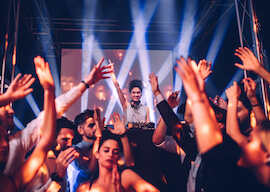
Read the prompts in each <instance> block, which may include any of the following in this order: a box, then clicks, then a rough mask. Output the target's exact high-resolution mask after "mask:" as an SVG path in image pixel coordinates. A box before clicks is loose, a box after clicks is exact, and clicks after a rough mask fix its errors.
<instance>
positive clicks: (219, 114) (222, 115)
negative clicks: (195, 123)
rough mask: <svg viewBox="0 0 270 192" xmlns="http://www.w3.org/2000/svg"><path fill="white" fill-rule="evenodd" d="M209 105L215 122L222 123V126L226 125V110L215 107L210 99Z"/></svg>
mask: <svg viewBox="0 0 270 192" xmlns="http://www.w3.org/2000/svg"><path fill="white" fill-rule="evenodd" d="M209 103H210V105H211V107H212V108H213V110H214V112H215V116H216V119H217V122H218V123H223V124H224V125H226V115H227V110H225V109H222V108H220V107H219V106H217V105H215V104H214V103H213V102H212V101H211V100H210V99H209Z"/></svg>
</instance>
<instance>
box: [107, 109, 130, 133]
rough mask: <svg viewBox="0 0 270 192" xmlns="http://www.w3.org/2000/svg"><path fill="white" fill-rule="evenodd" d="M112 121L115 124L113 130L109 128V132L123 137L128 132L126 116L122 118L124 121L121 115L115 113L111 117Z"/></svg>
mask: <svg viewBox="0 0 270 192" xmlns="http://www.w3.org/2000/svg"><path fill="white" fill-rule="evenodd" d="M111 119H112V122H113V127H114V128H113V129H111V128H109V130H110V131H111V132H112V133H113V134H116V135H122V134H124V133H125V132H126V127H125V117H124V115H123V116H122V119H123V120H122V121H121V118H120V115H119V114H118V113H115V112H114V113H113V115H111Z"/></svg>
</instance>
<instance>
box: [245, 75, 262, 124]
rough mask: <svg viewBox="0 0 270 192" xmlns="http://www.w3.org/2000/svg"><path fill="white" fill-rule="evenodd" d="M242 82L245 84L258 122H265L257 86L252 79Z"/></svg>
mask: <svg viewBox="0 0 270 192" xmlns="http://www.w3.org/2000/svg"><path fill="white" fill-rule="evenodd" d="M242 82H243V83H244V88H245V92H246V93H247V98H248V99H249V101H250V104H251V106H252V111H253V113H254V115H255V118H256V121H257V122H258V121H262V120H265V119H266V117H265V114H264V112H263V110H262V108H261V105H260V103H259V101H258V98H257V96H256V86H257V84H256V83H255V81H253V79H251V78H250V77H248V78H245V79H243V80H242Z"/></svg>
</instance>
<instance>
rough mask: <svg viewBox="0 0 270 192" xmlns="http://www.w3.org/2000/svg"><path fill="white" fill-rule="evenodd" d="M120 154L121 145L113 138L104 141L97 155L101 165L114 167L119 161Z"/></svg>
mask: <svg viewBox="0 0 270 192" xmlns="http://www.w3.org/2000/svg"><path fill="white" fill-rule="evenodd" d="M119 156H120V148H119V145H118V143H117V141H115V140H113V139H108V140H106V141H104V143H103V144H102V146H101V147H100V149H99V151H98V153H97V155H96V157H97V159H98V162H99V165H100V166H103V167H106V168H108V169H112V167H113V165H114V164H116V163H117V161H118V159H119Z"/></svg>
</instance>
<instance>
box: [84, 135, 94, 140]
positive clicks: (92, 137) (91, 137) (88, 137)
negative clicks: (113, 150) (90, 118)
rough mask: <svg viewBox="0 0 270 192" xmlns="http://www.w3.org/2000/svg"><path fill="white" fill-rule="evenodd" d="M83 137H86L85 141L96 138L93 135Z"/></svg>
mask: <svg viewBox="0 0 270 192" xmlns="http://www.w3.org/2000/svg"><path fill="white" fill-rule="evenodd" d="M85 137H86V138H87V139H96V136H95V135H92V136H87V135H85Z"/></svg>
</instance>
